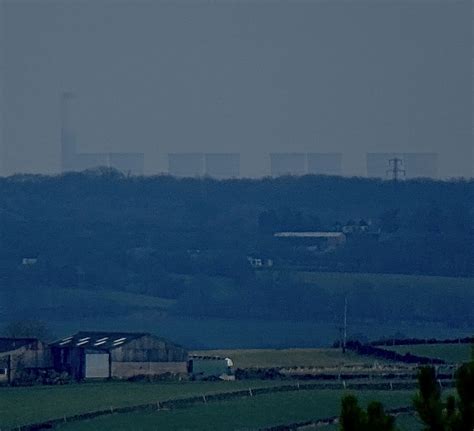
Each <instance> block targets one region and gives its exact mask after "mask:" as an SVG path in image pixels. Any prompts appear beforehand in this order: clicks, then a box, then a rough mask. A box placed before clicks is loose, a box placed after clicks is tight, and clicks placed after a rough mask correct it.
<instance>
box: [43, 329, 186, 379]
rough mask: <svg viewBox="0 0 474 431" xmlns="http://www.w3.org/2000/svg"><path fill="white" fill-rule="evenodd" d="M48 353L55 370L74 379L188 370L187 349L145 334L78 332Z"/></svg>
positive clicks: (62, 340) (120, 377)
mask: <svg viewBox="0 0 474 431" xmlns="http://www.w3.org/2000/svg"><path fill="white" fill-rule="evenodd" d="M51 352H52V357H53V364H54V368H55V370H56V371H66V372H68V373H69V374H70V375H71V377H73V378H74V379H77V380H82V379H93V378H110V377H112V378H119V379H123V378H129V377H133V376H138V375H159V374H164V373H168V372H169V373H176V374H177V373H187V359H188V353H187V352H186V350H185V349H183V348H182V347H181V346H178V345H176V344H173V343H171V342H170V341H168V340H165V339H163V338H159V337H156V336H154V335H151V334H147V333H126V332H78V333H77V334H75V335H72V336H70V337H66V338H63V339H61V340H58V341H56V342H54V343H53V344H51Z"/></svg>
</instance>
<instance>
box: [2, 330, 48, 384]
mask: <svg viewBox="0 0 474 431" xmlns="http://www.w3.org/2000/svg"><path fill="white" fill-rule="evenodd" d="M51 365H52V363H51V356H50V351H49V348H48V346H47V345H46V344H44V343H42V342H41V341H39V340H38V339H36V338H0V383H11V382H13V381H15V380H16V379H17V378H18V377H19V375H20V374H21V372H22V371H31V370H37V369H47V368H50V367H51Z"/></svg>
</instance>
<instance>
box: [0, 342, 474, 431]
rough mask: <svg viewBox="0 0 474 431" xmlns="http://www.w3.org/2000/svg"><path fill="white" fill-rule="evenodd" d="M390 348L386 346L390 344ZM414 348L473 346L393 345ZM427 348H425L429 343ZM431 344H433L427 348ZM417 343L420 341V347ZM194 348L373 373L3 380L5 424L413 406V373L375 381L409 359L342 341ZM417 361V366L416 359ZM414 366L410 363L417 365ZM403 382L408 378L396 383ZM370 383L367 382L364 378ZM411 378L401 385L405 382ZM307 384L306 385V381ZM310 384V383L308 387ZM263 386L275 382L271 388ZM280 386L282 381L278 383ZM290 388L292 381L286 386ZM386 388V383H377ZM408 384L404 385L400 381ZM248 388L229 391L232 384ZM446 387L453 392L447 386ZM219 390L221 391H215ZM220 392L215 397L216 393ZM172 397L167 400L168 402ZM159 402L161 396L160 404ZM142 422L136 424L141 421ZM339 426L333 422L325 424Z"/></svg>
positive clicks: (449, 350) (191, 421)
mask: <svg viewBox="0 0 474 431" xmlns="http://www.w3.org/2000/svg"><path fill="white" fill-rule="evenodd" d="M384 348H385V347H384ZM394 348H397V349H398V348H399V349H401V350H400V352H401V353H403V352H404V350H403V349H408V350H409V351H410V352H414V351H416V354H422V355H428V354H430V355H431V354H432V355H434V356H436V357H439V356H441V355H444V358H445V359H447V358H450V361H454V362H457V361H458V359H459V362H462V361H463V360H464V359H468V358H469V352H470V346H469V345H457V344H434V345H410V346H395V347H394ZM422 348H425V350H423V349H422ZM427 348H430V349H431V350H426V349H427ZM415 349H420V350H419V351H418V350H415ZM191 353H192V354H200V355H208V356H213V355H215V356H221V357H222V356H224V357H231V358H232V359H233V361H234V365H235V368H241V369H253V368H263V369H269V368H286V369H291V368H294V369H296V368H304V369H306V368H307V369H310V368H313V369H316V370H319V371H318V372H320V371H322V372H324V371H326V372H334V370H335V369H340V370H346V371H347V372H348V373H349V372H351V370H354V372H355V373H357V371H356V370H361V369H364V370H367V371H366V372H368V373H369V374H370V378H369V379H368V380H366V379H367V377H365V378H362V380H361V379H359V377H357V379H356V380H350V381H348V382H347V390H345V389H344V388H343V387H345V382H344V381H331V382H324V381H320V382H304V381H298V380H292V379H289V380H287V379H283V380H282V379H280V378H276V379H275V380H257V379H245V380H237V381H228V382H221V381H219V382H211V381H200V382H196V381H173V382H157V383H146V382H118V381H108V382H89V383H82V384H69V385H63V386H32V387H4V388H0V429H2V430H4V429H15V428H18V427H21V426H24V425H28V424H34V423H39V422H46V421H50V420H54V419H63V418H64V419H65V423H61V424H59V425H58V424H56V426H57V427H58V428H59V429H61V430H65V431H75V430H77V431H80V430H84V431H86V430H101V429H114V430H123V431H126V430H136V429H140V430H143V431H147V430H156V429H166V430H183V429H186V430H196V431H204V430H221V429H222V430H228V429H260V428H265V427H269V426H275V425H280V424H289V423H294V422H304V421H311V420H320V419H324V418H328V417H332V416H337V415H338V414H339V409H340V400H341V397H342V396H343V395H344V394H347V393H353V394H355V395H356V396H357V397H358V398H359V400H360V402H361V404H367V403H368V402H370V401H372V400H379V401H381V402H383V404H384V406H385V408H387V409H390V408H397V407H408V406H410V405H411V402H412V397H413V394H414V393H415V381H414V380H413V379H410V380H397V379H396V380H393V382H394V386H393V388H394V389H393V390H388V389H387V390H385V389H384V390H375V387H374V386H371V385H374V384H375V385H376V384H379V383H382V382H384V383H383V384H384V385H385V387H388V386H389V385H391V383H389V381H388V380H384V379H383V378H381V377H380V376H379V377H377V370H378V369H381V368H386V369H388V370H405V371H406V370H407V368H406V367H407V364H400V363H397V362H390V361H385V360H382V361H379V360H378V359H377V360H375V358H373V357H370V356H361V355H358V354H357V353H355V352H351V351H348V352H347V353H346V354H343V353H342V352H341V351H340V350H339V349H329V348H328V349H262V350H259V349H247V350H206V351H194V352H191ZM415 368H416V366H415ZM415 368H412V367H411V366H410V370H411V371H413V372H414V371H415ZM361 382H362V383H363V382H365V383H369V386H368V387H366V388H364V389H360V386H359V387H357V386H352V388H354V387H357V388H358V389H351V384H354V385H358V384H359V383H361ZM395 382H399V383H401V384H402V386H396V384H397V383H395ZM365 383H364V384H365ZM405 384H406V385H407V386H403V385H405ZM305 385H308V386H305ZM311 385H312V386H311ZM309 386H311V387H309ZM258 388H262V389H265V388H274V389H271V390H272V391H273V392H268V391H266V390H262V391H259V390H258ZM277 388H278V389H277ZM280 388H289V389H280ZM377 388H378V389H380V386H378V387H377ZM402 388H404V389H402ZM235 391H243V393H241V394H239V395H236V396H232V397H227V395H222V396H221V394H228V393H229V392H235ZM443 393H444V395H446V394H448V393H450V391H449V390H445V391H444V392H443ZM216 395H218V397H215V396H216ZM213 396H214V398H213ZM190 397H197V402H190V403H183V404H180V403H179V401H177V403H176V404H173V403H174V401H173V400H183V399H187V398H190ZM168 400H170V401H171V405H170V406H169V407H167V404H166V402H167V401H168ZM158 402H159V403H160V404H158ZM145 404H150V405H151V406H149V407H146V408H143V409H139V410H137V411H127V412H121V413H117V412H115V413H114V410H116V409H120V408H126V407H128V408H132V407H134V406H139V405H145ZM109 409H110V413H108V412H107V414H106V415H103V416H99V417H95V418H91V419H84V418H82V419H80V420H75V421H72V422H67V420H68V418H69V417H71V416H75V415H82V414H85V413H89V412H94V411H100V410H109ZM397 423H398V425H399V429H400V431H418V428H417V426H418V425H417V424H418V422H417V419H416V418H414V417H413V416H410V415H406V414H405V415H402V416H400V418H399V421H397ZM137 427H138V428H137ZM325 429H327V430H335V429H336V428H333V427H331V426H328V427H327V428H325Z"/></svg>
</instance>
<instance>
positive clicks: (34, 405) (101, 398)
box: [0, 380, 282, 428]
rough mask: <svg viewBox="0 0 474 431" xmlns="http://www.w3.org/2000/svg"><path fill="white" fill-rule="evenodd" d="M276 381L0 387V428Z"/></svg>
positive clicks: (261, 385) (266, 384) (278, 383)
mask: <svg viewBox="0 0 474 431" xmlns="http://www.w3.org/2000/svg"><path fill="white" fill-rule="evenodd" d="M281 384H282V383H281V382H278V381H274V382H272V381H248V380H247V381H236V382H183V383H157V384H151V383H131V382H105V383H84V384H72V385H66V386H33V387H22V388H10V387H5V388H0V428H2V427H14V426H19V425H22V424H27V423H33V422H40V421H45V420H48V419H54V418H58V417H63V416H65V415H66V416H70V415H74V414H78V413H84V412H88V411H95V410H100V409H106V408H109V407H111V406H113V407H122V406H131V405H137V404H142V403H151V402H155V401H160V400H161V401H162V400H166V399H170V398H184V397H188V396H192V395H196V394H198V395H200V394H209V393H214V392H225V391H235V390H239V389H245V388H249V387H263V386H274V385H281Z"/></svg>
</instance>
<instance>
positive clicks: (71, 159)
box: [61, 92, 76, 172]
mask: <svg viewBox="0 0 474 431" xmlns="http://www.w3.org/2000/svg"><path fill="white" fill-rule="evenodd" d="M75 98H76V96H75V95H74V93H71V92H64V93H62V94H61V170H62V171H63V172H67V171H72V170H74V168H75V159H76V133H75V130H74V125H73V119H72V112H73V106H74V100H75Z"/></svg>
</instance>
